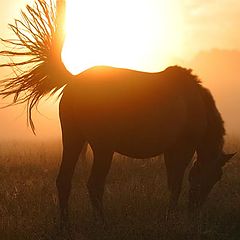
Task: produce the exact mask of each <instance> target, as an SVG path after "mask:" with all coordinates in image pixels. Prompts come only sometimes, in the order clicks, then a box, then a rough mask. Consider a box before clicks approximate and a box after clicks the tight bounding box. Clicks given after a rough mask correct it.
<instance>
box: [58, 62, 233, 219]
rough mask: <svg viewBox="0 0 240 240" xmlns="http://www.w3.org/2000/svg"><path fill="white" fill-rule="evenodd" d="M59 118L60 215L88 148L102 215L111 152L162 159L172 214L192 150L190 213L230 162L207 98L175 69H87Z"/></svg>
mask: <svg viewBox="0 0 240 240" xmlns="http://www.w3.org/2000/svg"><path fill="white" fill-rule="evenodd" d="M59 115H60V121H61V127H62V142H63V156H62V164H61V167H60V172H59V175H58V178H57V188H58V192H59V202H60V208H61V212H62V216H66V215H67V205H68V198H69V194H70V190H71V180H72V176H73V172H74V168H75V165H76V162H77V160H78V157H79V154H80V153H81V150H82V148H83V146H84V144H85V143H86V142H88V143H89V144H90V146H91V148H92V150H93V155H94V160H93V166H92V170H91V174H90V177H89V181H88V184H87V186H88V190H89V196H90V199H91V201H92V205H93V208H94V211H95V213H96V214H97V215H98V216H100V217H103V210H102V197H103V191H104V185H105V179H106V176H107V174H108V172H109V169H110V166H111V162H112V157H113V154H114V152H117V153H120V154H123V155H126V156H129V157H133V158H150V157H154V156H157V155H159V154H162V153H163V154H164V158H165V163H166V167H167V175H168V186H169V190H170V202H169V208H170V209H174V208H175V207H176V205H177V201H178V198H179V194H180V190H181V183H182V179H183V175H184V172H185V169H186V167H187V165H188V164H189V162H190V161H191V159H192V157H193V154H194V153H195V152H197V161H196V162H195V163H194V166H193V167H192V169H191V171H190V177H189V180H190V192H189V193H190V196H189V198H190V201H189V204H190V206H189V207H190V208H191V209H192V208H193V207H194V206H198V205H201V204H202V203H203V202H204V200H205V199H206V197H207V195H208V193H209V191H210V190H211V189H212V187H213V186H214V184H215V183H216V182H217V181H218V180H220V178H221V175H222V167H223V166H224V164H225V162H226V161H227V160H229V159H230V158H231V157H232V154H228V155H227V154H224V153H223V143H224V140H223V136H224V132H225V131H224V127H223V121H222V118H221V116H220V113H219V112H218V110H217V108H216V106H215V103H214V99H213V97H212V95H211V94H210V92H209V91H208V90H207V89H206V88H204V87H203V86H202V85H201V84H200V82H199V80H198V79H197V77H196V76H194V75H192V74H191V71H190V70H187V69H184V68H181V67H178V66H173V67H169V68H167V69H166V70H164V71H162V72H158V73H146V72H139V71H133V70H129V69H120V68H113V67H106V66H98V67H93V68H90V69H88V70H86V71H84V72H82V73H81V74H79V75H77V76H75V77H72V79H71V81H70V82H68V84H67V86H66V87H65V88H64V90H63V95H62V98H61V101H60V108H59Z"/></svg>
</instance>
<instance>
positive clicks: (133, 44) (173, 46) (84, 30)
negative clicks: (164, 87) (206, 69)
mask: <svg viewBox="0 0 240 240" xmlns="http://www.w3.org/2000/svg"><path fill="white" fill-rule="evenodd" d="M180 12H181V11H180V6H176V2H175V3H174V5H173V1H165V0H159V1H156V0H141V1H139V0H131V1H129V0H121V1H117V0H102V1H99V0H87V1H86V0H81V1H80V0H67V14H66V41H65V45H64V49H63V53H62V57H63V61H64V63H65V65H66V66H67V68H68V69H69V71H71V72H72V73H74V74H76V73H78V72H80V71H82V70H84V69H86V68H88V67H91V66H93V65H111V66H118V67H127V68H133V69H142V70H150V71H151V70H155V69H156V68H158V69H159V67H161V66H164V65H166V64H168V63H169V61H170V58H171V57H176V56H178V55H179V53H180V52H181V46H182V30H181V27H182V18H181V14H180Z"/></svg>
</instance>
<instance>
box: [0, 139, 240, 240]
mask: <svg viewBox="0 0 240 240" xmlns="http://www.w3.org/2000/svg"><path fill="white" fill-rule="evenodd" d="M228 143H229V144H228V145H227V146H226V148H227V149H226V151H227V150H233V149H234V150H235V151H236V150H237V151H240V144H239V141H238V140H236V139H235V140H231V139H229V140H228ZM60 158H61V144H60V141H59V142H45V143H42V144H40V143H39V144H36V143H35V144H32V143H31V142H25V143H19V142H9V143H7V142H4V143H3V142H2V143H0V182H1V184H0V239H3V240H28V239H29V240H30V239H31V240H48V239H49V240H50V239H60V240H63V239H106V240H123V239H128V240H133V239H134V240H135V239H136V240H141V239H147V240H153V239H176V240H179V239H193V240H194V237H193V236H192V235H191V234H190V231H189V222H188V221H187V217H186V215H187V214H186V210H187V187H188V182H187V173H186V178H185V181H184V186H183V192H182V195H181V198H180V203H179V219H176V222H175V224H173V225H172V227H171V229H169V228H166V221H165V217H164V216H165V210H166V206H167V201H168V190H167V183H166V170H165V166H164V162H163V159H162V157H159V158H154V159H148V160H137V159H128V158H126V157H124V156H120V155H117V154H116V155H115V156H114V161H113V165H112V168H111V171H110V174H109V176H108V179H107V184H106V189H105V195H104V208H105V214H106V219H107V227H106V228H104V229H102V228H101V227H99V226H98V225H96V224H95V222H94V220H93V218H92V215H91V205H90V201H89V199H88V193H87V189H86V182H87V178H88V175H89V171H90V167H91V161H92V160H91V159H92V156H91V152H90V151H89V152H88V156H87V160H85V161H81V160H80V161H79V163H78V165H77V169H76V171H75V175H74V179H73V190H72V194H71V200H70V209H71V214H70V219H71V230H70V233H66V232H65V233H63V232H61V231H60V230H59V228H58V207H57V194H56V188H55V178H56V175H57V171H58V166H59V163H60ZM239 176H240V161H239V157H238V156H236V157H235V158H234V159H233V160H232V161H231V162H230V163H229V164H228V165H227V166H226V167H225V168H224V175H223V178H222V180H221V181H220V182H219V183H218V184H217V185H216V186H215V187H214V189H213V191H212V192H211V194H210V196H209V199H208V201H207V202H206V204H205V206H204V208H203V217H202V239H209V240H210V239H211V240H212V239H213V240H215V239H216V240H223V239H224V240H238V239H240V230H239V229H240V228H239V227H240V177H239Z"/></svg>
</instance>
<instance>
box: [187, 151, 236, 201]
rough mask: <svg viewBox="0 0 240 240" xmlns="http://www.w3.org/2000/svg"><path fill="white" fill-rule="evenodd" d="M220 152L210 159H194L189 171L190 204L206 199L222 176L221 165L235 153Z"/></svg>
mask: <svg viewBox="0 0 240 240" xmlns="http://www.w3.org/2000/svg"><path fill="white" fill-rule="evenodd" d="M235 154H236V153H233V154H225V153H221V154H220V156H218V157H216V158H215V159H213V160H212V161H204V162H202V161H199V160H198V161H196V162H195V163H194V165H193V167H192V169H191V171H190V173H189V182H190V191H189V204H190V206H195V205H202V204H203V203H204V201H205V200H206V198H207V196H208V194H209V193H210V191H211V189H212V188H213V186H214V185H215V184H216V183H217V182H218V181H219V180H220V179H221V177H222V173H223V171H222V168H223V166H224V165H225V164H226V163H227V162H228V161H229V160H230V159H231V158H232V157H233V156H234V155H235Z"/></svg>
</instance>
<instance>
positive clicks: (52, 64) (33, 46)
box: [0, 0, 71, 131]
mask: <svg viewBox="0 0 240 240" xmlns="http://www.w3.org/2000/svg"><path fill="white" fill-rule="evenodd" d="M64 15H65V0H57V4H56V5H54V4H53V1H52V0H49V1H43V0H35V2H34V5H33V6H30V5H27V6H26V10H25V11H22V12H21V19H20V20H15V22H14V24H9V26H10V29H11V30H12V31H13V33H14V34H15V36H16V39H14V40H12V39H10V40H9V39H1V41H3V43H4V45H5V46H6V45H7V46H9V48H8V49H6V50H3V51H1V52H0V56H5V57H11V61H10V62H8V63H6V64H1V65H0V67H8V68H11V69H12V70H13V76H10V77H9V78H6V79H3V80H1V81H0V87H1V88H0V95H1V96H3V97H7V96H9V95H13V96H14V98H13V102H12V105H14V104H18V103H26V105H27V112H28V122H29V123H30V126H31V128H32V130H33V131H34V124H33V121H32V114H31V113H32V109H33V108H34V107H36V106H37V105H38V103H39V100H40V99H41V98H42V97H44V96H45V95H47V94H54V93H55V92H56V91H57V90H59V89H60V88H62V87H63V86H64V85H65V84H67V81H68V80H69V78H71V74H70V73H69V72H68V71H67V70H66V68H65V66H64V64H63V63H62V60H61V51H62V46H63V43H64V34H63V29H64V28H63V20H64Z"/></svg>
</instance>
